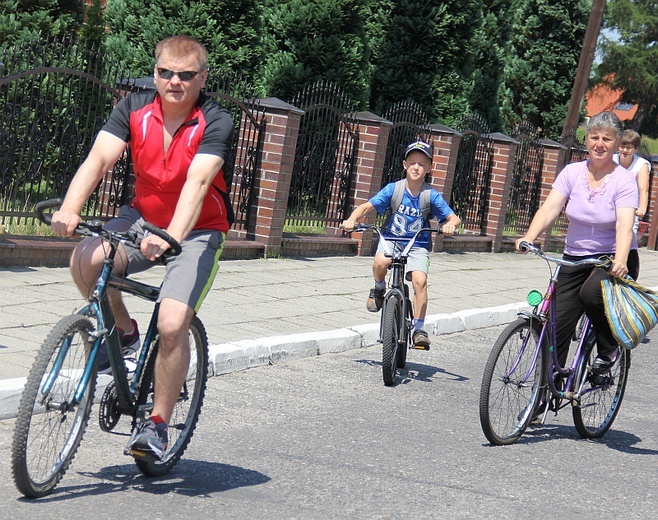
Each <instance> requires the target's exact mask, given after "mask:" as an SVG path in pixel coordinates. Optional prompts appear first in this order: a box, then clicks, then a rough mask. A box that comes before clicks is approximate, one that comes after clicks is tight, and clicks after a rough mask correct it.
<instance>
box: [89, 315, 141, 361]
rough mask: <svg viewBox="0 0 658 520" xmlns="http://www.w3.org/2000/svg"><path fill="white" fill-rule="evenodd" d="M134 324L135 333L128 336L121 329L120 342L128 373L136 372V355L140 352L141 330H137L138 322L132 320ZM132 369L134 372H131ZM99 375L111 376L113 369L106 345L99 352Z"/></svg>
mask: <svg viewBox="0 0 658 520" xmlns="http://www.w3.org/2000/svg"><path fill="white" fill-rule="evenodd" d="M131 321H132V324H133V331H132V332H131V333H130V334H126V333H125V332H124V331H123V330H121V329H119V340H120V341H121V351H122V352H123V357H124V359H125V360H126V361H127V363H126V369H127V370H128V372H134V371H135V366H136V363H135V355H136V354H137V351H138V350H139V347H140V343H139V329H138V328H137V322H136V321H135V320H131ZM131 369H132V370H131ZM98 373H99V374H111V373H112V367H111V366H110V358H109V357H108V355H107V346H106V345H105V343H103V344H102V345H101V348H100V350H99V351H98Z"/></svg>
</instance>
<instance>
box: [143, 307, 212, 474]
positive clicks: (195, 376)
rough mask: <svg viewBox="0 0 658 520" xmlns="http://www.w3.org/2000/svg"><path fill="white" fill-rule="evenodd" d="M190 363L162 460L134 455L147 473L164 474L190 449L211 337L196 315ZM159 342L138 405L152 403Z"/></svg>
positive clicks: (205, 379)
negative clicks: (138, 457) (140, 457)
mask: <svg viewBox="0 0 658 520" xmlns="http://www.w3.org/2000/svg"><path fill="white" fill-rule="evenodd" d="M188 338H189V345H190V346H189V348H190V365H189V368H188V371H187V377H186V378H185V383H184V384H183V388H182V389H181V393H180V397H179V398H178V402H177V403H176V405H175V406H174V412H173V414H172V416H171V420H170V421H169V425H168V427H169V446H168V448H167V452H166V454H165V456H164V457H163V458H162V460H159V461H158V460H152V459H135V463H136V464H137V467H138V468H139V470H140V471H141V472H142V473H144V474H145V475H148V476H158V475H164V474H166V473H168V472H169V471H171V469H172V468H173V467H174V466H175V465H176V464H177V463H178V461H179V460H180V458H181V456H182V455H183V453H184V452H185V450H186V449H187V446H188V444H189V443H190V440H191V439H192V435H193V434H194V429H195V428H196V423H197V421H198V419H199V414H200V413H201V405H202V404H203V396H204V395H205V392H206V382H207V380H208V338H207V335H206V329H205V328H204V326H203V323H201V320H200V319H199V318H198V317H197V316H194V317H193V318H192V322H191V323H190V331H189V335H188ZM157 351H158V345H157V343H156V344H155V345H154V346H153V348H152V349H151V352H150V353H149V359H148V361H147V365H146V369H145V370H144V375H143V377H142V381H141V382H140V385H139V393H138V398H137V404H138V405H145V404H146V405H149V404H150V405H151V406H152V405H153V379H154V373H155V358H156V355H157Z"/></svg>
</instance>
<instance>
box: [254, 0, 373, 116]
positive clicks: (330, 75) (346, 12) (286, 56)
mask: <svg viewBox="0 0 658 520" xmlns="http://www.w3.org/2000/svg"><path fill="white" fill-rule="evenodd" d="M364 5H365V4H364V2H363V1H362V0H267V1H266V2H265V9H264V13H263V19H264V24H263V25H264V28H265V37H264V42H263V46H264V51H265V61H264V66H263V69H262V72H261V84H262V88H263V90H264V91H266V92H268V94H269V95H270V96H276V97H279V98H281V99H285V100H291V99H292V98H293V97H294V96H295V94H297V93H298V92H299V91H301V90H302V89H303V88H304V87H306V86H307V85H309V84H311V83H314V82H316V81H318V80H328V81H331V82H333V83H335V84H337V85H340V86H341V87H342V89H343V91H344V92H345V93H346V95H347V96H348V97H350V98H351V99H353V100H354V102H355V103H356V104H357V105H359V106H361V107H363V106H365V104H366V102H367V99H368V91H369V88H368V80H367V63H368V58H369V56H368V49H367V46H366V40H365V29H364V23H363V19H364V13H365V10H364Z"/></svg>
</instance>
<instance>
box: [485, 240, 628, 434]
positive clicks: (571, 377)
mask: <svg viewBox="0 0 658 520" xmlns="http://www.w3.org/2000/svg"><path fill="white" fill-rule="evenodd" d="M519 249H520V250H521V251H530V252H532V253H534V254H535V255H537V256H539V257H541V258H543V259H544V260H546V262H547V263H548V265H549V269H550V270H551V271H552V270H553V269H552V268H551V267H550V263H551V262H552V263H554V264H556V267H555V270H554V272H552V273H551V277H550V281H549V284H548V289H547V290H546V294H545V295H544V296H543V297H542V295H541V293H539V292H538V291H531V292H530V294H529V295H528V303H529V304H530V305H533V306H534V307H535V308H534V310H533V312H531V313H523V315H522V316H521V317H519V318H518V319H517V320H516V321H514V322H512V323H511V324H510V325H508V326H507V328H505V330H504V331H503V332H502V333H501V335H500V336H499V337H498V339H497V340H496V343H495V344H494V346H493V349H492V350H491V353H490V354H489V359H488V361H487V365H486V368H485V370H484V376H483V378H482V386H481V388H480V424H481V425H482V430H483V432H484V435H485V436H486V437H487V439H488V440H489V441H490V442H491V443H492V444H497V445H505V444H513V443H514V442H516V441H517V440H518V439H519V437H520V436H521V435H522V434H523V432H524V431H525V430H526V428H527V427H528V425H529V424H530V423H531V422H533V421H534V420H540V421H541V423H543V422H544V421H545V419H546V415H547V414H548V412H549V410H552V411H553V412H555V414H556V415H557V413H558V411H559V410H561V409H562V408H564V407H565V406H567V405H571V410H572V414H573V421H574V425H575V427H576V430H577V431H578V433H579V434H580V436H581V437H583V438H597V437H601V436H602V435H604V434H605V433H606V432H607V431H608V429H609V428H610V427H611V426H612V423H613V422H614V420H615V417H616V416H617V413H618V412H619V407H620V406H621V402H622V399H623V397H624V391H625V389H626V381H627V379H628V370H629V368H630V365H631V353H630V351H629V350H626V349H621V352H620V355H619V356H618V357H617V361H616V363H615V364H614V365H613V367H612V368H610V369H609V370H608V371H606V372H605V373H602V374H599V373H595V372H593V371H592V362H593V361H594V359H595V358H596V348H595V342H596V336H595V334H594V330H593V328H592V326H591V324H590V322H589V319H587V318H586V317H585V319H584V321H583V325H582V330H581V332H580V334H579V335H578V338H577V341H578V346H577V348H576V351H575V353H574V356H573V359H572V362H571V366H566V364H565V366H564V367H563V366H561V365H560V362H559V360H558V356H557V351H556V349H555V326H556V323H555V311H556V298H555V288H556V286H557V277H558V274H559V272H560V268H561V266H573V267H577V266H590V267H591V266H592V265H595V266H597V267H600V268H605V269H609V268H610V265H611V263H610V260H601V259H596V258H588V259H583V260H580V261H577V262H571V261H568V260H564V259H560V258H553V257H551V256H548V255H547V254H546V253H544V252H543V251H541V250H540V249H538V248H536V247H534V246H533V245H531V244H529V243H527V242H522V243H521V244H520V247H519Z"/></svg>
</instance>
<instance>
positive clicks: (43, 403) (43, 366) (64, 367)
mask: <svg viewBox="0 0 658 520" xmlns="http://www.w3.org/2000/svg"><path fill="white" fill-rule="evenodd" d="M60 204H61V200H60V199H53V200H48V201H44V202H40V203H39V204H37V206H36V211H37V213H38V216H39V218H40V220H41V221H43V222H44V223H46V224H49V223H50V220H51V217H50V215H47V214H45V213H44V211H45V210H46V209H49V208H55V207H59V206H60ZM145 228H146V229H148V230H149V232H151V233H153V234H156V235H158V236H159V237H161V238H162V239H163V240H166V241H167V242H168V243H169V245H170V246H171V249H170V250H168V251H167V253H169V254H172V255H173V254H178V253H179V252H180V245H179V244H178V242H176V241H175V240H174V239H173V238H172V237H171V236H169V235H168V234H167V233H166V232H165V231H164V230H162V229H160V228H157V227H155V226H153V225H150V224H148V223H147V224H146V225H145ZM76 233H78V234H80V235H85V236H97V237H101V238H102V239H104V240H105V243H106V244H107V250H106V258H105V260H104V263H103V267H102V270H101V272H100V275H99V277H98V281H97V283H96V286H95V289H94V291H93V294H92V295H91V296H90V297H89V302H88V303H87V304H86V305H85V306H84V307H83V308H82V309H80V310H78V311H77V312H76V313H75V314H73V315H71V316H66V317H65V318H63V319H62V320H61V321H59V322H58V323H57V324H56V325H55V327H53V329H52V331H51V332H50V334H49V335H48V337H47V338H46V340H45V341H44V343H43V345H42V346H41V349H40V351H39V354H38V355H37V358H36V361H35V362H34V365H33V366H32V369H31V370H30V373H29V375H28V378H27V382H26V384H25V388H24V390H23V394H22V397H21V400H20V404H19V407H18V415H17V419H16V425H15V428H14V435H13V442H12V471H13V475H14V482H15V484H16V487H17V488H18V490H19V491H20V492H21V493H22V494H23V495H25V496H26V497H30V498H37V497H42V496H44V495H47V494H48V493H50V492H51V491H52V490H53V489H54V488H55V486H56V485H57V483H58V482H59V480H60V479H61V478H62V477H63V475H64V473H65V472H66V470H67V469H68V467H69V464H70V463H71V461H72V459H73V457H74V456H75V453H76V451H77V449H78V447H79V446H80V442H81V441H82V436H83V434H84V432H85V428H86V426H87V422H88V420H89V416H90V413H91V407H92V404H93V402H94V394H95V390H96V383H97V381H96V375H97V367H98V354H99V350H100V349H101V346H102V345H105V346H106V347H107V353H108V357H109V361H110V366H111V367H112V374H113V376H112V381H111V382H110V383H109V384H108V385H107V387H106V389H105V391H104V392H103V395H102V397H101V399H100V405H99V423H100V427H101V429H102V430H104V431H111V430H113V429H114V427H115V426H116V425H117V423H118V421H119V419H120V418H121V416H122V415H126V416H128V417H129V418H130V420H131V427H132V432H133V433H132V435H131V437H130V441H129V442H128V445H127V447H126V449H125V451H124V453H125V454H126V455H133V456H134V457H135V462H136V464H137V467H138V468H139V470H140V471H141V472H142V473H144V474H145V475H163V474H165V473H167V472H168V471H169V470H171V469H172V468H173V467H174V466H175V465H176V463H177V462H178V460H179V459H180V457H181V456H182V455H183V452H184V451H185V449H186V448H187V445H188V444H189V442H190V439H191V438H192V434H193V433H194V429H195V427H196V423H197V420H198V418H199V413H200V410H201V404H202V402H203V396H204V393H205V388H206V380H207V376H208V340H207V337H206V331H205V329H204V327H203V324H202V323H201V321H200V320H199V318H198V317H197V316H195V317H194V318H193V319H192V322H191V324H190V331H189V344H190V366H189V370H188V374H187V378H186V380H185V383H184V385H183V388H182V390H181V393H180V397H179V399H178V403H177V404H176V406H175V408H174V412H173V415H172V418H171V421H170V423H169V446H168V449H167V452H166V454H165V456H164V457H163V458H162V460H156V459H154V458H151V457H139V454H138V453H131V451H130V448H129V446H130V444H131V442H132V440H133V436H134V435H135V434H136V431H137V427H138V426H139V424H140V423H141V422H142V421H144V420H145V419H146V418H147V417H148V414H149V411H150V410H151V409H152V408H153V377H154V369H155V359H156V355H157V352H158V331H157V319H158V310H159V304H157V303H156V304H155V306H154V310H153V314H152V316H151V320H150V323H149V326H148V330H147V332H146V335H145V336H144V341H143V345H142V348H141V350H140V353H139V357H138V358H137V361H136V368H135V370H134V372H131V373H130V374H128V372H127V370H126V367H125V364H124V359H123V355H122V352H121V343H120V340H119V334H118V330H117V327H116V324H115V320H114V315H113V313H112V309H111V307H110V302H109V299H108V294H107V289H108V287H109V286H112V287H116V288H117V289H119V290H121V291H123V292H126V293H128V294H132V295H135V296H138V297H140V298H144V299H146V300H148V301H152V302H155V301H156V300H157V298H158V295H159V292H160V289H159V288H158V287H152V286H149V285H146V284H143V283H140V282H137V281H135V280H130V279H128V278H125V277H119V276H115V275H113V274H112V268H113V266H114V259H115V256H116V254H117V251H118V247H119V244H121V243H122V242H124V241H125V242H133V243H139V237H137V236H136V234H135V233H132V232H130V231H128V232H114V231H109V230H107V229H106V228H105V227H104V226H103V224H102V222H100V221H99V220H94V221H93V222H81V223H80V225H79V226H78V228H77V229H76ZM142 455H143V454H142Z"/></svg>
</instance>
